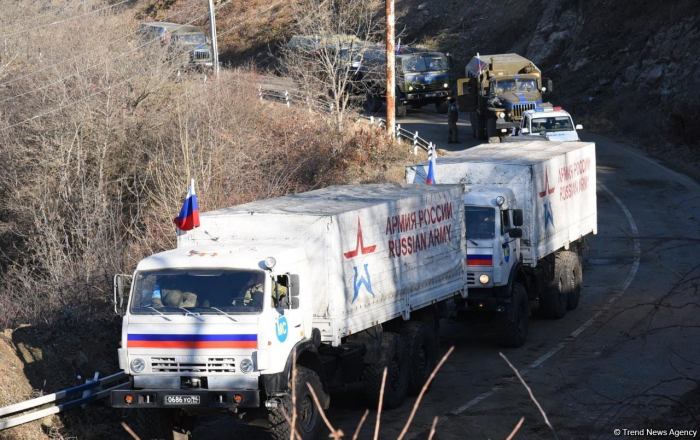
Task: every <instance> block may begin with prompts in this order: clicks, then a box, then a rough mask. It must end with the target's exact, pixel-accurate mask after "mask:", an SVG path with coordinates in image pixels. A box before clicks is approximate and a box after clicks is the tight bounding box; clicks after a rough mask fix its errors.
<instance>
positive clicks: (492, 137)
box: [486, 119, 501, 144]
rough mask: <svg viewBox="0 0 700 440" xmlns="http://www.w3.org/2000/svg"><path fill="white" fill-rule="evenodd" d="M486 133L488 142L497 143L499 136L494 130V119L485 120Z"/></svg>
mask: <svg viewBox="0 0 700 440" xmlns="http://www.w3.org/2000/svg"><path fill="white" fill-rule="evenodd" d="M486 135H487V137H488V138H489V144H497V143H499V142H501V138H499V137H498V131H497V130H496V120H495V119H489V120H488V121H487V122H486Z"/></svg>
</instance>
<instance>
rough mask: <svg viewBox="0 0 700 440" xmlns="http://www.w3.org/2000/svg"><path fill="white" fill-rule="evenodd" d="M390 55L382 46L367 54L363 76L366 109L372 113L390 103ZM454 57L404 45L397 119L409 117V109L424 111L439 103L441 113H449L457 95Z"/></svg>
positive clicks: (398, 78) (398, 60)
mask: <svg viewBox="0 0 700 440" xmlns="http://www.w3.org/2000/svg"><path fill="white" fill-rule="evenodd" d="M383 66H386V53H385V49H384V47H383V46H378V47H377V48H376V49H375V51H374V53H372V52H368V53H366V55H365V57H364V59H363V67H362V69H364V70H365V71H366V73H365V74H364V75H363V76H362V79H363V85H364V88H365V89H366V107H367V109H368V110H369V111H370V112H377V111H379V110H381V107H382V102H385V101H386V80H385V78H384V76H385V75H386V72H385V67H383ZM451 67H452V57H451V56H450V55H449V54H445V53H443V52H433V51H426V50H424V49H419V48H413V47H408V46H401V48H400V53H397V54H396V66H395V69H394V72H395V75H396V98H395V99H396V116H397V117H403V116H406V111H407V106H411V107H412V108H416V109H418V108H421V107H423V106H425V105H428V104H435V110H436V111H437V112H438V113H447V109H448V107H449V104H448V102H447V99H448V98H449V97H450V96H452V95H453V88H454V80H453V78H452V74H450V72H449V71H450V68H451Z"/></svg>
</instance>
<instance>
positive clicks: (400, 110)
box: [396, 105, 408, 118]
mask: <svg viewBox="0 0 700 440" xmlns="http://www.w3.org/2000/svg"><path fill="white" fill-rule="evenodd" d="M407 112H408V107H406V106H405V105H397V106H396V117H397V118H403V117H404V116H406V113H407Z"/></svg>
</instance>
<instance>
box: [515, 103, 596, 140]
mask: <svg viewBox="0 0 700 440" xmlns="http://www.w3.org/2000/svg"><path fill="white" fill-rule="evenodd" d="M576 130H583V126H582V125H581V124H578V125H574V121H573V119H571V115H570V114H569V112H567V111H566V110H564V109H562V108H561V107H540V108H536V109H534V110H527V111H525V112H523V119H522V120H521V121H520V130H518V135H519V136H527V135H542V136H546V137H547V138H548V139H549V140H551V141H556V142H577V141H579V140H580V139H579V137H578V133H577V131H576Z"/></svg>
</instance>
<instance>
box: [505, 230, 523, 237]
mask: <svg viewBox="0 0 700 440" xmlns="http://www.w3.org/2000/svg"><path fill="white" fill-rule="evenodd" d="M508 236H509V237H510V238H522V236H523V230H522V229H520V228H510V229H508Z"/></svg>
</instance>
